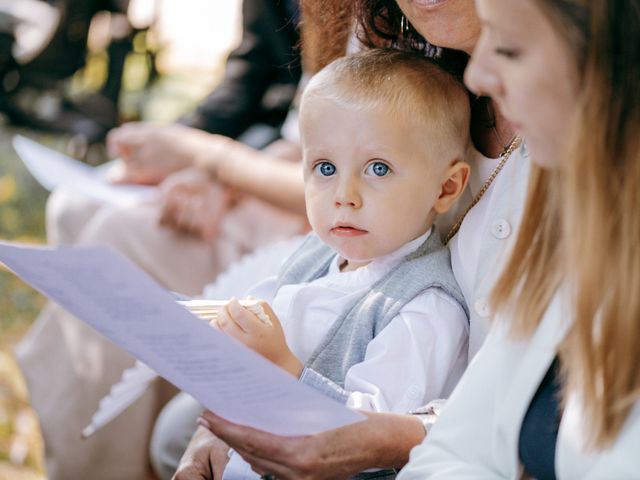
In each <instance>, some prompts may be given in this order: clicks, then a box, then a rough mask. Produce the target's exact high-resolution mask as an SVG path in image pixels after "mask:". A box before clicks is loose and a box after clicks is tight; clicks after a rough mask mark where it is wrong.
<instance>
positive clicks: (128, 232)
mask: <svg viewBox="0 0 640 480" xmlns="http://www.w3.org/2000/svg"><path fill="white" fill-rule="evenodd" d="M158 217H159V211H158V209H157V207H154V206H139V207H134V208H128V209H114V208H108V207H100V206H98V205H95V204H93V203H91V202H89V201H87V200H86V199H84V198H80V197H77V196H75V195H74V194H71V193H69V192H64V191H56V192H54V193H53V194H52V196H51V197H50V199H49V202H48V204H47V235H48V237H49V240H50V242H51V243H61V244H75V245H107V246H110V247H112V248H114V249H116V250H118V251H120V252H121V253H123V254H125V255H126V256H127V257H129V258H130V259H131V260H133V261H134V262H135V263H136V264H138V265H139V266H140V267H142V269H144V270H145V271H146V272H147V273H148V274H149V275H151V276H152V277H153V278H154V279H156V280H157V281H158V282H160V283H161V284H162V285H164V286H165V287H166V288H168V289H169V290H173V291H177V292H180V293H184V294H187V295H196V294H198V293H200V292H202V290H203V287H204V286H205V285H206V284H207V283H209V282H211V281H212V280H214V279H215V277H216V276H217V274H218V273H220V272H222V271H223V270H225V269H226V268H227V267H228V266H229V265H230V264H231V263H232V262H235V261H236V260H238V259H239V258H240V257H241V256H243V255H244V254H246V253H247V252H250V251H252V250H254V249H255V248H256V247H258V246H262V245H266V244H269V243H272V242H276V241H279V240H282V239H285V238H289V237H291V236H293V235H295V234H297V233H300V232H302V231H303V230H304V229H305V228H306V222H305V221H304V219H303V218H301V217H298V216H293V215H290V214H287V213H284V212H281V211H279V210H276V209H274V208H273V207H271V206H268V205H266V204H264V203H262V202H259V201H257V200H254V199H246V200H243V201H242V202H241V203H240V204H239V205H238V206H237V207H235V208H234V209H233V210H232V211H231V212H229V213H228V214H227V215H226V216H225V218H224V219H223V221H222V223H221V227H220V233H219V235H218V236H217V237H216V239H215V240H214V241H213V242H210V243H205V242H203V241H200V240H197V239H194V238H192V237H189V236H185V235H182V234H179V233H176V232H174V231H172V230H169V229H167V228H165V227H162V226H160V225H159V224H158V221H157V220H158ZM16 356H17V358H18V362H19V364H20V366H21V368H22V370H23V373H24V376H25V379H26V381H27V385H28V388H29V392H30V397H31V403H32V405H33V407H34V409H35V410H36V412H37V414H38V415H39V418H40V426H41V429H42V433H43V436H44V442H45V456H46V468H47V474H48V477H49V479H50V480H63V479H64V480H74V479H89V478H90V479H92V480H101V479H105V480H106V479H118V480H127V479H132V480H133V479H143V478H147V476H148V471H149V470H148V466H149V455H148V442H149V436H150V432H151V429H152V427H153V423H154V421H155V418H156V415H157V413H158V412H159V411H160V409H161V408H162V406H163V405H164V403H166V401H167V400H168V399H169V398H171V395H172V394H173V393H175V391H174V390H173V388H172V387H170V386H169V385H168V384H166V383H164V382H158V383H157V384H156V385H154V387H153V388H151V389H149V391H147V392H146V393H145V394H144V395H143V396H142V397H141V398H140V400H138V401H137V402H136V403H135V404H134V405H132V406H131V407H130V408H129V409H128V410H127V411H125V412H124V413H123V414H122V415H120V416H119V417H118V418H116V419H115V420H114V421H112V422H111V423H110V424H109V425H107V426H106V427H105V428H104V429H102V430H100V431H98V432H97V433H96V434H95V435H94V436H92V437H91V438H89V439H87V440H82V439H81V437H80V432H81V431H82V429H83V428H84V427H85V426H86V425H87V424H88V423H89V421H90V418H91V415H92V414H93V413H94V412H95V410H96V408H97V406H98V403H99V400H100V399H101V398H102V397H103V396H104V395H106V394H107V393H108V391H109V389H110V387H111V386H112V385H113V384H114V383H115V382H116V381H118V380H119V378H120V376H121V374H122V371H123V370H124V369H125V368H127V367H129V366H131V365H133V363H134V359H133V358H132V357H131V356H130V355H129V354H127V353H125V352H124V351H122V350H121V349H120V348H118V347H116V346H115V345H113V344H111V343H110V342H109V341H108V340H106V339H104V338H103V337H102V336H101V335H100V334H98V333H97V332H95V331H93V330H92V329H91V328H89V327H87V326H85V324H84V323H82V322H81V321H80V320H78V319H76V318H75V317H73V316H71V315H69V314H68V313H66V312H65V311H63V310H62V309H60V308H59V307H57V306H56V305H53V304H48V305H47V306H46V307H45V308H44V309H43V311H42V312H41V314H40V315H39V317H38V318H37V320H36V322H35V324H34V326H33V327H32V328H31V330H30V331H29V332H28V333H27V335H26V336H25V337H24V339H23V340H22V341H21V343H20V344H19V345H18V346H17V348H16Z"/></svg>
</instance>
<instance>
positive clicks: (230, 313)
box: [217, 299, 303, 378]
mask: <svg viewBox="0 0 640 480" xmlns="http://www.w3.org/2000/svg"><path fill="white" fill-rule="evenodd" d="M260 305H261V307H262V308H263V310H264V312H265V313H266V315H267V316H268V317H269V319H270V320H271V324H270V325H268V324H266V323H265V322H263V321H262V320H260V319H259V318H258V317H257V316H256V315H255V314H254V313H252V312H250V311H249V310H248V309H246V308H244V307H243V306H242V305H240V303H238V301H237V300H236V299H231V301H230V302H229V303H228V304H227V306H226V307H225V308H223V309H221V311H220V313H219V315H218V319H217V326H218V328H219V329H220V330H221V331H223V332H224V333H226V334H227V335H230V336H232V337H233V338H235V339H236V340H238V341H240V342H242V343H243V344H245V345H246V346H247V347H249V348H250V349H252V350H253V351H255V352H257V353H259V354H260V355H262V356H263V357H265V358H266V359H267V360H270V361H271V362H272V363H275V364H276V365H277V366H279V367H280V368H282V369H283V370H285V371H287V372H289V373H290V374H291V375H293V376H294V377H296V378H297V377H299V376H300V374H301V373H302V368H303V364H302V362H301V361H300V360H298V358H297V357H296V356H295V355H294V354H293V352H292V351H291V350H290V349H289V346H288V345H287V341H286V340H285V337H284V332H283V330H282V326H281V325H280V321H279V320H278V317H277V316H276V314H275V313H274V312H273V310H272V309H271V307H270V306H269V304H268V303H266V302H260Z"/></svg>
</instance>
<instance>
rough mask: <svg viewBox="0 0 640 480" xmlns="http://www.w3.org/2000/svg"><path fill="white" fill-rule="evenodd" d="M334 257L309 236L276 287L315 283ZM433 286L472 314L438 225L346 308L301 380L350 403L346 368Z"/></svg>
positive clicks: (381, 474)
mask: <svg viewBox="0 0 640 480" xmlns="http://www.w3.org/2000/svg"><path fill="white" fill-rule="evenodd" d="M335 255H336V253H335V251H333V250H332V249H331V248H330V247H328V246H327V245H325V244H324V243H323V242H322V241H321V240H320V239H319V238H318V236H317V235H315V234H313V233H312V234H310V235H309V236H308V237H307V238H306V239H305V241H304V242H303V244H302V245H301V246H300V247H299V248H298V250H297V251H295V252H294V253H293V254H292V255H291V256H290V257H289V259H288V260H287V261H286V262H285V263H284V265H283V266H282V269H281V271H280V274H279V278H278V287H281V286H283V285H291V284H298V283H305V282H311V281H313V280H316V279H318V278H320V277H322V276H324V275H326V274H327V272H328V270H329V266H330V265H331V262H332V260H333V259H334V258H335ZM429 288H438V289H440V290H442V291H443V292H444V293H446V294H447V295H448V296H449V297H451V298H452V299H453V300H455V301H456V302H458V304H460V306H461V307H462V308H463V310H464V312H465V313H466V314H467V317H468V316H469V311H468V310H467V306H466V303H465V301H464V297H463V295H462V292H461V291H460V287H459V286H458V284H457V282H456V279H455V277H454V276H453V271H452V270H451V262H450V256H449V250H448V249H447V248H446V247H445V246H444V245H443V244H442V242H441V240H440V235H439V234H438V232H437V230H436V228H435V227H434V228H433V232H432V233H431V235H429V238H427V240H426V241H425V242H424V243H423V244H422V245H421V246H420V247H418V249H416V250H415V251H414V252H413V253H411V254H409V255H407V256H406V257H405V258H404V259H402V260H401V261H400V262H399V263H398V265H396V266H395V267H393V268H392V269H391V271H390V272H388V274H387V275H385V276H384V277H383V278H381V279H380V280H378V281H377V282H376V283H375V284H373V285H372V286H371V288H370V290H369V291H367V292H366V293H365V294H364V295H363V296H362V297H361V298H359V299H356V300H355V301H354V303H353V304H352V305H351V306H350V308H347V309H346V310H345V311H344V312H342V314H341V316H340V317H339V318H338V319H336V321H335V322H334V323H333V325H332V326H331V328H330V329H329V332H328V333H327V334H326V336H325V337H324V339H323V340H322V341H321V342H320V344H319V345H318V347H317V348H316V350H315V351H314V352H313V353H312V355H311V357H310V358H309V360H308V362H307V365H306V368H305V371H304V372H303V375H302V377H301V378H300V381H301V382H303V383H307V384H308V385H310V386H312V387H313V388H315V389H317V390H320V391H321V392H322V393H324V394H325V395H328V396H330V397H332V398H334V399H336V400H338V401H340V402H342V403H344V402H346V399H347V397H348V394H349V392H346V391H345V390H343V389H344V380H345V377H346V375H347V371H348V370H349V369H350V368H351V367H352V366H354V365H355V364H357V363H361V362H362V361H363V360H364V356H365V352H366V349H367V345H368V344H369V342H371V340H373V338H374V337H376V335H378V334H379V333H380V332H381V331H382V330H383V329H384V328H385V327H386V326H387V325H388V324H389V322H390V321H391V320H392V319H393V318H394V317H395V316H397V315H398V313H399V312H400V310H401V309H402V307H404V306H405V305H406V304H407V303H408V302H410V301H411V300H412V299H414V298H415V297H417V296H418V295H420V294H421V293H422V292H424V291H425V290H427V289H429ZM401 373H402V372H398V374H401ZM353 478H358V479H372V478H376V479H387V478H389V479H391V478H395V472H393V471H390V470H379V471H375V472H368V473H361V474H359V475H357V476H356V477H353Z"/></svg>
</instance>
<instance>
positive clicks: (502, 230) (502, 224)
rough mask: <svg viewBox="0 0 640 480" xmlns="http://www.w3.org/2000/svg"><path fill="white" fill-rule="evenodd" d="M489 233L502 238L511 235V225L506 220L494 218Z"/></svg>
mask: <svg viewBox="0 0 640 480" xmlns="http://www.w3.org/2000/svg"><path fill="white" fill-rule="evenodd" d="M491 233H492V235H493V236H494V237H496V238H498V239H500V240H504V239H505V238H507V237H508V236H509V235H511V225H509V222H507V221H506V220H496V221H495V222H494V223H493V225H491Z"/></svg>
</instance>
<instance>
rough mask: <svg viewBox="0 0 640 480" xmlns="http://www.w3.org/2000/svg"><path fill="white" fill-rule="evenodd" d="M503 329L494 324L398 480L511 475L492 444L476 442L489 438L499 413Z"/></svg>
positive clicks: (471, 479)
mask: <svg viewBox="0 0 640 480" xmlns="http://www.w3.org/2000/svg"><path fill="white" fill-rule="evenodd" d="M502 331H503V329H502V328H500V326H497V325H496V326H494V328H493V329H492V331H491V333H490V334H489V336H488V337H487V339H486V341H485V344H484V345H483V346H482V348H481V349H480V351H479V352H478V354H477V355H476V357H475V358H474V360H473V361H472V362H471V364H470V365H469V368H468V369H467V372H466V373H465V375H464V377H463V378H462V379H461V380H460V383H459V384H458V386H457V387H456V389H455V391H454V392H453V394H452V395H451V397H450V398H449V400H448V401H447V405H446V408H445V409H444V410H443V412H442V414H441V416H440V418H439V419H438V421H437V422H436V424H435V425H434V426H433V428H432V430H431V431H430V432H429V435H428V436H427V438H426V439H425V441H424V442H423V443H422V444H421V445H418V446H417V447H415V448H414V449H413V450H412V451H411V455H410V458H409V463H408V464H407V465H406V466H405V467H404V468H403V469H402V471H401V472H400V475H398V478H397V480H418V479H420V480H423V479H426V478H429V479H443V480H444V479H450V478H460V479H465V480H492V479H496V480H497V479H504V478H509V477H511V474H510V473H509V472H501V471H498V468H497V466H496V462H495V461H494V459H493V455H494V454H495V452H494V451H493V447H494V445H493V443H492V442H491V441H477V439H480V438H487V432H489V431H492V430H493V429H494V428H495V425H496V417H497V415H498V414H499V412H497V411H496V408H495V402H496V398H495V397H496V392H497V390H498V389H497V387H496V383H497V382H499V381H500V378H501V375H500V372H501V371H502V370H504V369H505V368H508V365H505V364H504V363H505V362H504V360H505V357H504V356H502V355H499V354H496V353H497V352H498V351H500V350H501V349H503V348H504V344H505V343H506V340H505V338H504V335H503V334H502ZM474 439H476V440H475V441H474Z"/></svg>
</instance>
